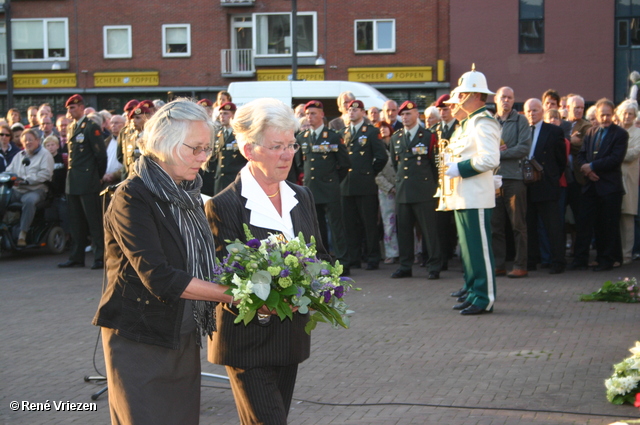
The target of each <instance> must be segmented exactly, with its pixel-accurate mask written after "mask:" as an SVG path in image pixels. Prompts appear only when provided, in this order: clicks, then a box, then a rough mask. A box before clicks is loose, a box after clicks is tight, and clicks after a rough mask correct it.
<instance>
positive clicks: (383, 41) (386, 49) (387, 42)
mask: <svg viewBox="0 0 640 425" xmlns="http://www.w3.org/2000/svg"><path fill="white" fill-rule="evenodd" d="M354 31H355V36H354V39H355V51H356V53H393V52H395V51H396V21H395V19H374V20H368V21H364V20H359V21H355V24H354Z"/></svg>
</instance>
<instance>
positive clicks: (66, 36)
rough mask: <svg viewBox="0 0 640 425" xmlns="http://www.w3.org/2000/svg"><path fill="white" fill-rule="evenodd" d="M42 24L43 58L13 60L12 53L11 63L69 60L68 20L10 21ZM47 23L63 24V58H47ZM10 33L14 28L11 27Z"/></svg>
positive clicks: (31, 19)
mask: <svg viewBox="0 0 640 425" xmlns="http://www.w3.org/2000/svg"><path fill="white" fill-rule="evenodd" d="M29 21H30V22H37V21H39V22H42V25H43V27H44V28H43V31H42V34H43V37H44V40H43V41H44V57H43V58H28V59H13V51H12V52H11V57H12V61H13V62H49V61H52V60H58V61H65V60H69V19H68V18H25V19H11V22H12V23H14V24H15V23H18V22H29ZM49 22H63V23H64V41H65V45H64V51H65V56H49V48H48V47H49V39H48V38H49V32H48V30H47V24H48V23H49ZM11 31H12V32H13V31H15V27H14V26H12V29H11ZM14 37H15V36H14Z"/></svg>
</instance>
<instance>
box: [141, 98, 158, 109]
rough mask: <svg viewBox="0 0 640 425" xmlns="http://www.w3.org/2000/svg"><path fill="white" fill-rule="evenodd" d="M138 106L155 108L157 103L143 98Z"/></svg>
mask: <svg viewBox="0 0 640 425" xmlns="http://www.w3.org/2000/svg"><path fill="white" fill-rule="evenodd" d="M138 106H140V107H141V108H142V107H144V108H148V109H151V108H155V105H154V104H153V101H151V100H141V101H140V103H138Z"/></svg>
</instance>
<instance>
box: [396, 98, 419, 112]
mask: <svg viewBox="0 0 640 425" xmlns="http://www.w3.org/2000/svg"><path fill="white" fill-rule="evenodd" d="M417 108H418V105H416V102H414V101H411V100H405V101H404V103H402V105H400V108H398V114H401V113H403V112H404V111H412V110H414V109H417Z"/></svg>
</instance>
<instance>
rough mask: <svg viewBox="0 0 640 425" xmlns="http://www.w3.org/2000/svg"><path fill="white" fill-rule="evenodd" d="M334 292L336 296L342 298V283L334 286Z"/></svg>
mask: <svg viewBox="0 0 640 425" xmlns="http://www.w3.org/2000/svg"><path fill="white" fill-rule="evenodd" d="M334 294H335V296H336V298H342V296H343V295H344V286H342V285H340V286H336V289H335V291H334Z"/></svg>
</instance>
